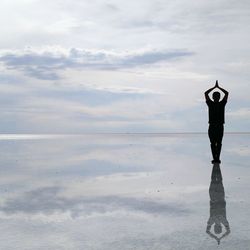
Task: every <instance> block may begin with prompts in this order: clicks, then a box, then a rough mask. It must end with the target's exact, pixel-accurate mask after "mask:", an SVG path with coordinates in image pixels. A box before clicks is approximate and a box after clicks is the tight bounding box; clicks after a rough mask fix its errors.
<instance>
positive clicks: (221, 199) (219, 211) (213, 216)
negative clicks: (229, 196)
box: [206, 163, 230, 245]
mask: <svg viewBox="0 0 250 250" xmlns="http://www.w3.org/2000/svg"><path fill="white" fill-rule="evenodd" d="M209 195H210V218H209V220H208V222H207V230H206V232H207V233H208V234H209V235H210V236H211V237H212V238H214V239H215V240H216V241H217V242H218V245H219V244H220V241H221V239H222V238H224V237H225V236H227V235H228V234H229V233H230V228H229V223H228V221H227V218H226V201H225V192H224V187H223V183H222V175H221V170H220V165H219V163H215V164H214V165H213V171H212V176H211V184H210V187H209ZM213 224H214V233H212V232H211V229H212V225H213ZM223 225H224V227H225V233H224V234H222V235H221V236H220V237H218V236H219V235H220V234H221V233H222V227H223Z"/></svg>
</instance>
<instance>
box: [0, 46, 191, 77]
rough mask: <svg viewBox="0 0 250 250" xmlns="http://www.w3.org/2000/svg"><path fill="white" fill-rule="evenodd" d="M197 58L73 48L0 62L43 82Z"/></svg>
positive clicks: (177, 53) (185, 53) (172, 52)
mask: <svg viewBox="0 0 250 250" xmlns="http://www.w3.org/2000/svg"><path fill="white" fill-rule="evenodd" d="M192 55H194V53H193V52H190V51H187V50H184V49H183V50H166V51H158V50H146V51H132V52H120V53H116V52H110V51H94V50H83V49H76V48H71V49H69V50H65V49H59V50H56V49H53V48H52V49H50V50H41V51H39V50H32V49H29V50H24V51H16V52H15V51H9V52H5V53H3V54H2V55H1V56H0V62H2V63H4V65H5V66H6V67H7V68H9V69H16V70H19V71H22V72H24V73H25V74H26V75H29V76H32V77H35V78H38V79H42V80H57V79H59V78H60V77H59V74H58V70H65V69H69V68H75V69H101V70H111V69H112V70H117V69H126V68H134V67H141V66H145V65H152V64H156V63H160V62H170V61H173V60H176V59H180V58H184V57H188V56H192Z"/></svg>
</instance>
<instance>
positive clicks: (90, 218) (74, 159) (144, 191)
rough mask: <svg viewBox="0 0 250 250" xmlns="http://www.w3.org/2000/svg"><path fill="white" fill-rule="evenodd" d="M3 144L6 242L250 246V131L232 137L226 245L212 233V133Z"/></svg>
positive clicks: (35, 138) (95, 247) (0, 224)
mask: <svg viewBox="0 0 250 250" xmlns="http://www.w3.org/2000/svg"><path fill="white" fill-rule="evenodd" d="M0 146H1V150H0V161H1V167H0V171H1V172H0V192H1V196H0V197H1V198H0V241H1V249H4V250H8V249H11V250H13V249H19V250H20V249H25V250H29V249H32V250H33V249H46V250H49V249H51V250H52V249H53V250H57V249H58V250H59V249H60V250H61V249H65V250H66V249H67V250H71V249H72V250H75V249H84V250H99V249H100V250H117V249H122V250H128V249H129V250H130V249H133V250H135V249H138V250H147V249H148V250H149V249H150V250H152V249H157V250H168V249H171V250H172V249H195V250H197V249H217V248H220V249H234V250H235V249H243V250H246V249H250V225H249V222H248V220H249V218H250V210H249V201H250V199H249V190H250V167H249V163H250V161H249V160H250V135H247V134H246V135H233V134H231V135H229V134H227V135H225V136H224V140H223V148H222V155H221V159H222V163H221V165H220V169H221V172H222V177H223V182H222V183H223V186H222V187H223V188H224V192H225V201H226V218H227V221H228V222H229V226H230V233H229V234H228V235H227V236H225V237H223V238H222V239H221V240H220V245H218V243H217V241H216V239H215V238H212V237H210V236H209V235H208V234H207V233H206V228H207V221H208V219H209V217H210V196H209V186H210V183H211V172H212V167H213V165H212V164H211V152H210V148H209V141H208V138H207V135H202V134H186V135H184V134H179V135H178V134H175V135H171V134H169V135H167V134H161V135H159V134H158V135H157V134H155V135H147V134H143V135H138V134H137V135H136V134H130V135H125V134H124V135H122V134H117V135H115V134H112V135H111V134H110V135H105V134H103V135H100V134H99V135H93V134H92V135H82V136H80V135H76V136H63V135H61V136H48V135H47V136H42V135H22V136H18V135H2V136H0ZM223 233H225V228H223V231H222V233H221V234H220V235H217V237H219V236H222V235H223Z"/></svg>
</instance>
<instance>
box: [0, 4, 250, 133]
mask: <svg viewBox="0 0 250 250" xmlns="http://www.w3.org/2000/svg"><path fill="white" fill-rule="evenodd" d="M0 20H1V24H2V25H1V26H0V34H1V39H0V95H1V96H0V102H1V103H0V104H1V106H0V114H1V124H0V133H84V132H193V131H194V132H195V131H197V132H205V131H206V129H207V107H206V105H205V103H204V97H203V92H204V91H205V90H206V89H207V88H209V87H210V86H212V85H213V84H214V83H215V80H217V79H218V80H219V83H221V86H222V87H224V88H226V89H228V90H229V92H230V96H229V98H230V99H229V103H228V105H227V116H226V130H227V131H239V132H243V131H248V130H249V126H250V108H249V107H250V99H249V96H248V95H249V93H250V85H249V82H248V79H249V77H250V73H249V66H250V60H249V56H250V45H249V36H250V35H249V34H250V32H249V31H250V25H249V23H250V3H249V1H247V0H237V1H236V0H210V1H208V0H204V1H196V0H191V1H184V0H167V1H166V0H155V1H152V0H137V1H132V0H127V1H121V0H107V1H105V0H92V1H85V0H84V1H76V0H54V1H48V0H13V1H7V0H1V9H0Z"/></svg>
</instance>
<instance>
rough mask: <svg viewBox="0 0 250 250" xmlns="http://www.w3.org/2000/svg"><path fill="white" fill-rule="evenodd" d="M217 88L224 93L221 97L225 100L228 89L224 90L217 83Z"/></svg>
mask: <svg viewBox="0 0 250 250" xmlns="http://www.w3.org/2000/svg"><path fill="white" fill-rule="evenodd" d="M217 87H218V89H220V90H221V91H222V92H223V93H224V97H223V99H222V100H223V101H227V98H228V91H226V90H225V89H223V88H221V87H220V86H219V85H218V86H217Z"/></svg>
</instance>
